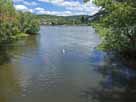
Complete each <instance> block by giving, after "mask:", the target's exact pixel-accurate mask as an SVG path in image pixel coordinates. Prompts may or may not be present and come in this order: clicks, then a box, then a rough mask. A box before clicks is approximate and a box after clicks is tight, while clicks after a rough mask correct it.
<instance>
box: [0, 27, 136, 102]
mask: <svg viewBox="0 0 136 102" xmlns="http://www.w3.org/2000/svg"><path fill="white" fill-rule="evenodd" d="M99 43H100V38H99V37H98V35H97V34H96V33H95V30H94V29H93V28H91V27H89V26H41V30H40V32H39V35H33V36H30V37H28V38H26V39H23V40H20V41H17V42H15V43H10V44H5V45H3V46H1V47H0V102H136V71H135V70H133V69H131V68H128V67H126V66H125V65H123V64H122V63H121V62H120V61H119V60H117V59H115V58H113V56H112V55H111V54H107V53H106V52H102V51H98V50H96V47H97V46H98V45H99Z"/></svg>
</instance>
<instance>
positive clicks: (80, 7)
mask: <svg viewBox="0 0 136 102" xmlns="http://www.w3.org/2000/svg"><path fill="white" fill-rule="evenodd" d="M38 1H40V2H48V3H52V4H54V5H57V6H61V7H64V8H65V9H66V10H67V11H71V12H72V11H73V12H74V13H75V14H74V13H72V14H73V15H80V14H83V15H93V14H95V13H96V12H98V11H99V10H100V8H98V7H97V6H96V5H95V4H93V3H92V1H93V0H90V1H88V2H87V3H84V4H82V3H80V2H78V1H65V0H38Z"/></svg>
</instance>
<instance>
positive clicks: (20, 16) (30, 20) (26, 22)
mask: <svg viewBox="0 0 136 102" xmlns="http://www.w3.org/2000/svg"><path fill="white" fill-rule="evenodd" d="M39 24H40V23H39V20H38V19H37V16H36V15H34V14H32V13H30V12H21V11H16V10H15V8H14V6H13V1H12V0H0V43H1V42H3V41H7V40H12V39H17V38H20V37H23V36H26V34H36V33H37V32H38V31H39Z"/></svg>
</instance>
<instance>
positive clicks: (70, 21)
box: [38, 15, 90, 25]
mask: <svg viewBox="0 0 136 102" xmlns="http://www.w3.org/2000/svg"><path fill="white" fill-rule="evenodd" d="M38 18H39V19H40V21H41V24H46V25H81V24H89V23H90V21H89V20H88V18H89V16H87V15H79V16H54V15H38Z"/></svg>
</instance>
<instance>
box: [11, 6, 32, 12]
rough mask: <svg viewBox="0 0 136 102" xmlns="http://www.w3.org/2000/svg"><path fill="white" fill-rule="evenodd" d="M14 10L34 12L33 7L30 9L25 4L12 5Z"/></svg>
mask: <svg viewBox="0 0 136 102" xmlns="http://www.w3.org/2000/svg"><path fill="white" fill-rule="evenodd" d="M14 6H15V8H16V10H19V11H23V12H26V11H27V12H32V13H33V12H34V11H33V9H30V8H28V7H26V6H25V5H14Z"/></svg>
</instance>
